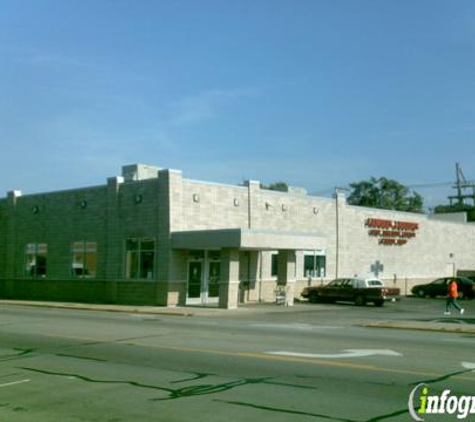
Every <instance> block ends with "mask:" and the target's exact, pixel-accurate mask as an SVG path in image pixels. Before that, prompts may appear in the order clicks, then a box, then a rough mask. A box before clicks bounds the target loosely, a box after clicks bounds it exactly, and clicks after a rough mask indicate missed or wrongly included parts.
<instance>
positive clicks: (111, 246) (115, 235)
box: [105, 176, 124, 303]
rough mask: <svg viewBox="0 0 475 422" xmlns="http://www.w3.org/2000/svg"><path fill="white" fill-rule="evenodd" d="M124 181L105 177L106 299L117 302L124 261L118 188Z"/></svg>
mask: <svg viewBox="0 0 475 422" xmlns="http://www.w3.org/2000/svg"><path fill="white" fill-rule="evenodd" d="M122 183H124V178H123V177H119V176H118V177H109V178H108V179H107V220H106V236H107V245H106V260H105V263H106V271H105V276H106V299H107V301H109V302H112V303H115V302H117V283H118V281H119V280H120V279H121V278H123V274H122V266H123V265H122V264H123V262H124V257H123V256H122V253H123V241H124V240H123V238H122V233H121V227H122V225H121V222H120V218H119V190H120V187H121V185H122Z"/></svg>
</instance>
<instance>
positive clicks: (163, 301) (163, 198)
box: [156, 170, 186, 306]
mask: <svg viewBox="0 0 475 422" xmlns="http://www.w3.org/2000/svg"><path fill="white" fill-rule="evenodd" d="M182 206H183V204H182V174H181V171H178V170H161V171H159V172H158V216H157V218H158V247H157V251H158V282H157V299H156V300H157V304H159V305H164V306H175V305H178V304H180V305H184V304H185V302H186V255H185V254H184V252H183V251H174V250H173V249H171V232H172V231H177V230H179V229H180V225H181V224H182Z"/></svg>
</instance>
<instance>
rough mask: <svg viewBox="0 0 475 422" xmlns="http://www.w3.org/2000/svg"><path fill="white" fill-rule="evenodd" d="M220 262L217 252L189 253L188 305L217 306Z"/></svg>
mask: <svg viewBox="0 0 475 422" xmlns="http://www.w3.org/2000/svg"><path fill="white" fill-rule="evenodd" d="M220 279H221V261H220V254H219V251H191V252H190V255H189V261H188V288H187V300H186V302H187V303H189V304H195V305H199V304H211V303H214V304H217V303H218V299H219V282H220Z"/></svg>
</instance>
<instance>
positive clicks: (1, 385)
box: [0, 380, 31, 388]
mask: <svg viewBox="0 0 475 422" xmlns="http://www.w3.org/2000/svg"><path fill="white" fill-rule="evenodd" d="M30 381H31V380H20V381H12V382H7V383H6V384H0V388H2V387H10V386H11V385H16V384H23V383H24V382H30Z"/></svg>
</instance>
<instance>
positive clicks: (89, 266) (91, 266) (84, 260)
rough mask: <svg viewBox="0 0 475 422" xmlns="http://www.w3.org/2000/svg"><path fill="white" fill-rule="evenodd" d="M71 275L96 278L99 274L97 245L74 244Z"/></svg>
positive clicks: (93, 243)
mask: <svg viewBox="0 0 475 422" xmlns="http://www.w3.org/2000/svg"><path fill="white" fill-rule="evenodd" d="M71 273H72V276H73V277H80V278H94V277H96V274H97V243H95V242H85V241H81V242H74V243H73V245H72V259H71Z"/></svg>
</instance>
